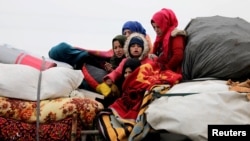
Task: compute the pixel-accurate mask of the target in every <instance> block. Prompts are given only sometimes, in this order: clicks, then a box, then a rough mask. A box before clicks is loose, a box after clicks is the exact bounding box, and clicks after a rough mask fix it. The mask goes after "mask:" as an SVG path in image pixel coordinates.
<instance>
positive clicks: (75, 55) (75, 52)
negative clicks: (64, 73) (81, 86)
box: [48, 42, 89, 69]
mask: <svg viewBox="0 0 250 141" xmlns="http://www.w3.org/2000/svg"><path fill="white" fill-rule="evenodd" d="M48 55H49V57H50V58H52V59H54V60H56V61H61V62H65V63H68V64H70V65H71V66H72V67H73V68H75V69H81V66H82V65H83V62H84V60H85V58H87V57H88V56H89V55H88V52H87V51H84V50H80V49H77V48H74V47H72V46H71V45H69V44H67V43H64V42H62V43H60V44H58V45H56V46H54V47H52V48H51V49H50V51H49V53H48Z"/></svg>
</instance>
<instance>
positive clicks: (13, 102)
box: [0, 97, 103, 127]
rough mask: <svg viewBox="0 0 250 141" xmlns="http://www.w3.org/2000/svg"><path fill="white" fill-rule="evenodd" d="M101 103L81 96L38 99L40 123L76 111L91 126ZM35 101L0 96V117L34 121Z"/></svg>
mask: <svg viewBox="0 0 250 141" xmlns="http://www.w3.org/2000/svg"><path fill="white" fill-rule="evenodd" d="M101 109H103V105H102V104H101V103H99V102H97V101H95V100H94V99H90V98H83V97H71V98H56V99H51V100H41V101H40V117H39V120H40V121H39V122H40V123H51V122H54V121H59V120H62V119H65V118H67V117H70V116H72V114H73V113H75V112H76V113H78V115H79V118H80V120H81V121H82V122H83V124H84V125H85V126H87V127H91V126H92V123H93V119H94V118H95V115H96V113H97V112H98V111H100V110H101ZM36 113H37V102H34V101H25V100H21V99H13V98H6V97H0V117H3V118H8V119H14V120H19V121H22V122H26V123H36V120H37V115H36Z"/></svg>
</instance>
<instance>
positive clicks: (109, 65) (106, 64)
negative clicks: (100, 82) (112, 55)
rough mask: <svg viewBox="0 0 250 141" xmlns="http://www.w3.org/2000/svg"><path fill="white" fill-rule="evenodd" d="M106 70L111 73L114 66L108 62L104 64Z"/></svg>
mask: <svg viewBox="0 0 250 141" xmlns="http://www.w3.org/2000/svg"><path fill="white" fill-rule="evenodd" d="M104 68H105V70H106V71H107V72H111V71H112V70H113V68H112V65H111V64H110V63H108V62H106V63H105V64H104Z"/></svg>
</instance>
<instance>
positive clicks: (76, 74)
mask: <svg viewBox="0 0 250 141" xmlns="http://www.w3.org/2000/svg"><path fill="white" fill-rule="evenodd" d="M39 75H40V71H39V70H37V69H36V68H33V67H31V66H28V65H21V64H0V96H4V97H10V98H18V99H24V100H32V101H36V100H37V94H38V88H39V87H38V81H39ZM41 78H42V79H41V87H40V100H44V99H50V98H57V97H65V96H68V95H69V94H70V93H71V91H73V90H75V89H77V88H78V86H79V85H80V84H81V82H82V80H83V74H82V72H81V70H73V69H70V68H65V67H53V68H50V69H47V70H44V71H43V72H42V73H41Z"/></svg>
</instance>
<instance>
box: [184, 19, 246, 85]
mask: <svg viewBox="0 0 250 141" xmlns="http://www.w3.org/2000/svg"><path fill="white" fill-rule="evenodd" d="M185 30H186V31H187V33H188V37H187V44H186V48H185V57H184V62H183V79H184V80H190V79H195V78H204V77H215V78H219V79H236V80H245V79H246V78H249V76H250V23H249V22H247V21H245V20H244V19H241V18H238V17H235V18H232V17H223V16H211V17H197V18H195V19H192V20H191V21H190V22H189V24H188V25H187V27H186V29H185Z"/></svg>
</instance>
